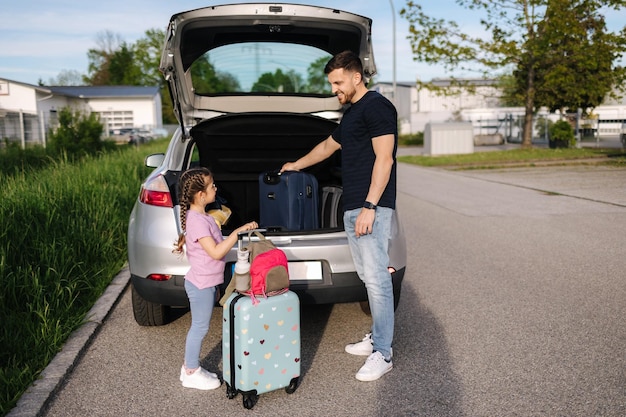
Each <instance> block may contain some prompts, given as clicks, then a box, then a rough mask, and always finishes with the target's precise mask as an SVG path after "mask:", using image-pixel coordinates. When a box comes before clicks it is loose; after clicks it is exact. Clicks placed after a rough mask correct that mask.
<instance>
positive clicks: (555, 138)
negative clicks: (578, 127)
mask: <svg viewBox="0 0 626 417" xmlns="http://www.w3.org/2000/svg"><path fill="white" fill-rule="evenodd" d="M549 132H550V141H551V142H554V143H559V142H562V143H566V144H567V145H568V146H567V147H569V148H574V147H576V137H575V135H574V128H573V127H572V125H571V124H570V123H569V122H567V121H565V120H559V121H558V122H555V123H554V124H553V125H552V126H550V130H549Z"/></svg>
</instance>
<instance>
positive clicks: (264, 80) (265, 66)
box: [190, 42, 331, 95]
mask: <svg viewBox="0 0 626 417" xmlns="http://www.w3.org/2000/svg"><path fill="white" fill-rule="evenodd" d="M330 58H331V56H330V54H328V52H326V51H323V50H321V49H317V48H314V47H311V46H308V45H298V44H288V43H275V42H248V43H237V44H231V45H224V46H220V47H218V48H215V49H212V50H211V51H208V52H207V53H205V54H204V55H202V56H200V58H199V59H197V60H196V61H195V62H194V63H193V64H192V65H191V69H190V70H191V79H192V82H193V87H194V91H195V92H196V94H201V95H211V94H218V93H258V94H294V93H297V94H299V93H305V94H330V91H331V90H330V85H329V84H328V81H327V78H326V75H325V74H324V66H325V65H326V63H327V62H328V60H329V59H330Z"/></svg>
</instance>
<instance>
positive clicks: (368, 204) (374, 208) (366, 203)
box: [363, 201, 376, 210]
mask: <svg viewBox="0 0 626 417" xmlns="http://www.w3.org/2000/svg"><path fill="white" fill-rule="evenodd" d="M363 208H366V209H370V210H376V204H373V203H370V202H369V201H366V202H365V203H363Z"/></svg>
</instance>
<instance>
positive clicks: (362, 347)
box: [346, 333, 374, 356]
mask: <svg viewBox="0 0 626 417" xmlns="http://www.w3.org/2000/svg"><path fill="white" fill-rule="evenodd" d="M373 347H374V344H373V342H372V334H371V333H368V334H366V335H365V337H364V338H363V340H361V341H360V342H356V343H350V344H349V345H346V352H348V353H349V354H351V355H359V356H369V355H371V354H372V350H373Z"/></svg>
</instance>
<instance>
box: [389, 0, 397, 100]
mask: <svg viewBox="0 0 626 417" xmlns="http://www.w3.org/2000/svg"><path fill="white" fill-rule="evenodd" d="M389 4H390V5H391V17H392V26H393V84H392V86H393V103H394V104H395V103H396V10H395V8H394V7H393V0H389Z"/></svg>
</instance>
